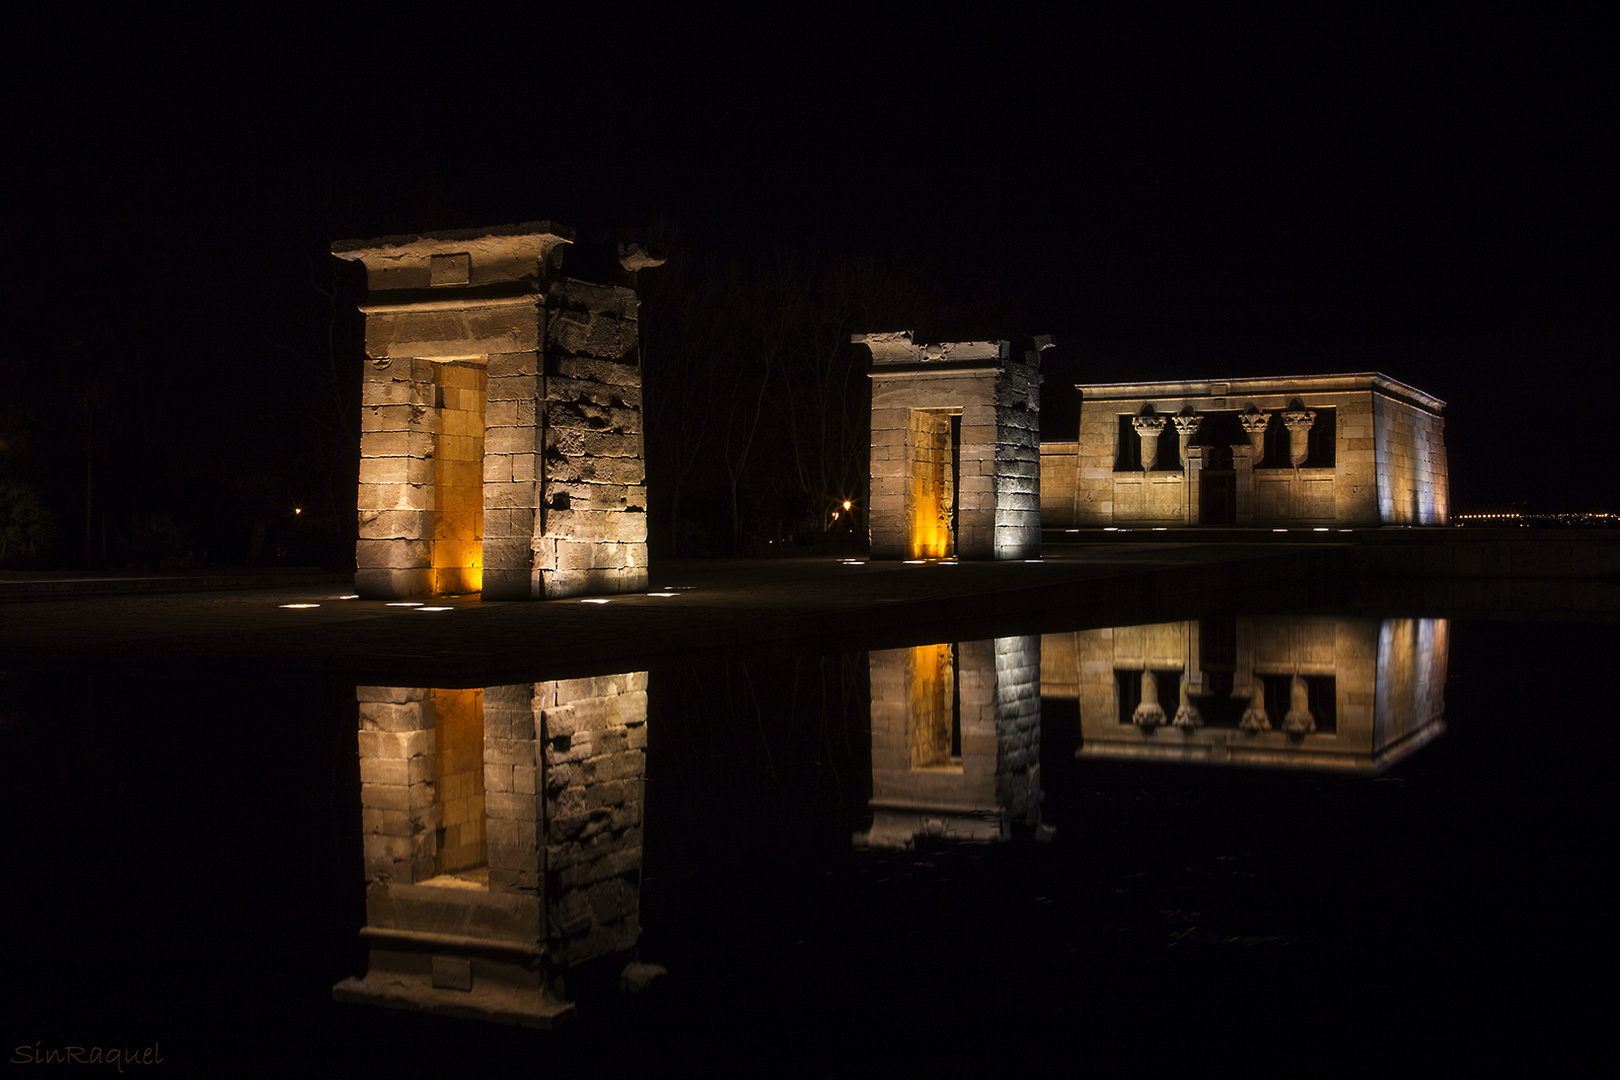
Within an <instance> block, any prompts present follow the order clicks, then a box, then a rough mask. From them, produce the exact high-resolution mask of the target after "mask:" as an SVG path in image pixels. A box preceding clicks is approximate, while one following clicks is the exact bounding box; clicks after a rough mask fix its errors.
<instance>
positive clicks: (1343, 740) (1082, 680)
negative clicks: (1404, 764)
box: [1041, 616, 1448, 771]
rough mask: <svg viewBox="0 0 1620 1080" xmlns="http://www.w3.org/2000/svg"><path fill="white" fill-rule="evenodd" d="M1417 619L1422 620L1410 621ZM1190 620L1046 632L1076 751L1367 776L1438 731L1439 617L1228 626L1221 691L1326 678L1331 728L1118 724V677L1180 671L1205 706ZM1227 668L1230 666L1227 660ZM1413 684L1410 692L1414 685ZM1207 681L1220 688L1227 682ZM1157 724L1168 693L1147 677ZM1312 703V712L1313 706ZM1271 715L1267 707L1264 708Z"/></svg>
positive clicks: (1173, 707) (1171, 705)
mask: <svg viewBox="0 0 1620 1080" xmlns="http://www.w3.org/2000/svg"><path fill="white" fill-rule="evenodd" d="M1420 624H1426V625H1420ZM1201 629H1202V628H1201V624H1200V623H1199V622H1198V621H1196V620H1194V621H1190V622H1180V623H1156V624H1148V625H1142V626H1130V627H1112V628H1101V629H1096V630H1084V631H1079V632H1076V633H1065V634H1049V635H1046V636H1045V637H1044V638H1043V639H1042V643H1041V655H1042V662H1043V665H1044V666H1043V679H1042V684H1041V692H1042V694H1044V695H1047V696H1076V697H1078V699H1079V704H1080V723H1081V738H1082V745H1081V747H1080V751H1079V752H1080V753H1081V754H1084V755H1089V756H1102V757H1113V758H1132V759H1147V758H1154V759H1164V760H1177V761H1198V762H1213V763H1233V764H1250V765H1270V766H1284V767H1304V768H1328V769H1349V770H1353V771H1377V770H1379V769H1381V768H1384V767H1386V766H1387V765H1388V764H1389V763H1390V762H1392V761H1393V760H1396V759H1398V758H1399V757H1400V756H1403V755H1404V754H1405V753H1407V752H1409V751H1410V750H1411V749H1415V748H1416V747H1417V746H1419V745H1422V743H1423V742H1426V741H1427V740H1428V739H1430V738H1433V737H1434V736H1436V735H1438V734H1439V733H1440V732H1441V731H1443V730H1444V724H1443V723H1441V722H1440V716H1441V714H1442V713H1443V711H1444V704H1443V701H1442V700H1441V697H1440V688H1441V687H1442V686H1443V682H1444V676H1445V670H1446V656H1447V650H1448V641H1447V637H1446V627H1445V621H1444V620H1412V619H1395V620H1383V621H1379V620H1373V619H1355V618H1334V617H1320V616H1307V617H1300V616H1278V617H1264V618H1262V617H1253V618H1249V617H1239V618H1237V619H1235V620H1233V627H1232V631H1233V632H1234V637H1233V639H1232V650H1233V651H1232V654H1231V655H1233V656H1234V657H1235V666H1234V667H1229V668H1226V669H1225V670H1229V671H1231V678H1230V683H1229V685H1230V691H1229V693H1230V694H1231V697H1232V699H1233V700H1234V701H1239V700H1242V699H1246V698H1248V697H1249V696H1250V694H1251V692H1252V691H1254V690H1255V689H1256V688H1257V686H1258V680H1260V679H1262V678H1267V677H1269V678H1270V679H1272V680H1273V681H1277V680H1287V679H1291V678H1292V677H1293V676H1312V677H1318V678H1320V679H1322V680H1325V679H1327V678H1331V679H1332V680H1333V682H1332V689H1333V698H1332V708H1333V710H1334V723H1333V725H1332V727H1331V729H1329V728H1327V727H1326V726H1324V727H1322V728H1320V729H1318V730H1316V731H1313V732H1310V733H1307V734H1303V735H1297V734H1296V735H1290V734H1288V733H1287V732H1285V731H1284V730H1283V725H1282V720H1283V719H1284V717H1283V716H1281V715H1272V716H1270V717H1269V722H1270V726H1269V728H1267V729H1265V730H1259V731H1243V730H1240V729H1237V728H1235V727H1221V726H1210V725H1207V724H1205V725H1201V726H1197V727H1192V728H1176V727H1174V726H1172V725H1170V724H1169V723H1168V722H1165V723H1161V724H1160V725H1159V726H1157V727H1142V726H1138V725H1137V724H1135V723H1131V722H1129V718H1122V715H1121V706H1120V698H1119V679H1120V677H1121V673H1125V674H1126V677H1132V676H1135V675H1136V674H1137V673H1140V672H1142V671H1144V670H1151V671H1155V672H1179V673H1182V674H1183V675H1184V676H1185V678H1186V682H1187V685H1188V687H1189V689H1190V691H1191V692H1192V694H1193V695H1194V697H1193V703H1194V704H1195V705H1197V703H1198V702H1199V700H1200V699H1202V700H1203V701H1204V702H1205V703H1206V705H1205V708H1206V709H1208V708H1209V705H1208V702H1209V701H1210V698H1209V697H1208V695H1209V694H1211V693H1213V692H1214V690H1213V688H1214V686H1215V685H1216V683H1215V681H1214V680H1212V679H1211V678H1210V675H1209V672H1208V671H1207V670H1206V669H1205V666H1204V665H1205V659H1204V658H1203V657H1202V656H1201V654H1200V648H1201V645H1200V642H1201ZM1227 662H1228V663H1230V661H1227ZM1420 683H1421V688H1419V685H1418V684H1420ZM1219 685H1221V686H1222V688H1223V689H1224V688H1225V687H1226V686H1227V685H1228V684H1227V683H1226V682H1222V683H1220V684H1219ZM1159 702H1160V705H1161V706H1162V708H1163V709H1164V713H1165V717H1166V720H1167V721H1168V719H1169V718H1171V717H1173V716H1174V714H1175V713H1176V711H1177V708H1178V695H1177V693H1176V691H1175V690H1174V689H1173V688H1172V687H1171V686H1167V685H1165V680H1164V678H1163V677H1162V676H1161V677H1160V679H1159ZM1313 707H1314V706H1313ZM1274 711H1275V710H1274Z"/></svg>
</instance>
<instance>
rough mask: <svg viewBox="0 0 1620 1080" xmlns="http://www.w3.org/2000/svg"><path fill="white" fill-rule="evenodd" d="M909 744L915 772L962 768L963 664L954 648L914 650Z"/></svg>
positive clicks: (930, 646)
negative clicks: (961, 667) (918, 770)
mask: <svg viewBox="0 0 1620 1080" xmlns="http://www.w3.org/2000/svg"><path fill="white" fill-rule="evenodd" d="M907 659H908V660H909V664H908V667H909V668H910V671H909V672H908V674H909V676H910V677H909V678H908V679H907V680H906V682H907V687H908V690H909V692H910V693H909V696H910V702H909V705H910V710H909V711H910V724H909V730H908V732H907V743H908V744H909V747H910V759H911V767H912V768H913V769H960V768H961V767H962V707H961V692H960V691H961V680H960V675H959V670H960V663H959V657H958V656H957V647H956V646H955V645H954V644H942V645H919V646H917V647H916V648H914V649H912V650H911V653H910V656H909V657H908V658H907Z"/></svg>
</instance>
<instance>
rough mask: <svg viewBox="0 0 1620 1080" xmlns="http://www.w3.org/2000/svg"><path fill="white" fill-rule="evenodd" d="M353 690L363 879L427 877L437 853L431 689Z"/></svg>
mask: <svg viewBox="0 0 1620 1080" xmlns="http://www.w3.org/2000/svg"><path fill="white" fill-rule="evenodd" d="M356 695H357V697H358V698H359V703H360V732H359V750H360V821H361V832H362V836H363V839H362V844H363V845H364V852H365V867H366V878H367V879H368V880H370V881H381V882H390V881H397V882H401V883H403V884H407V885H408V884H411V883H412V882H415V881H425V880H427V879H428V878H430V877H432V876H433V871H434V863H435V861H436V858H437V855H438V843H437V835H436V833H437V828H438V816H437V808H436V807H435V805H434V803H435V799H434V789H435V785H434V765H435V754H434V749H435V724H434V710H433V695H432V691H431V690H428V689H426V688H424V687H407V686H362V687H360V688H359V689H358V690H357V691H356Z"/></svg>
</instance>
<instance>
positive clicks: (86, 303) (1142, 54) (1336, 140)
mask: <svg viewBox="0 0 1620 1080" xmlns="http://www.w3.org/2000/svg"><path fill="white" fill-rule="evenodd" d="M1317 7H1319V5H1311V6H1307V8H1302V9H1299V10H1297V11H1296V12H1295V13H1294V14H1292V15H1289V16H1286V17H1282V18H1278V17H1276V16H1274V15H1271V14H1267V15H1266V16H1261V15H1259V14H1247V15H1234V14H1233V13H1231V12H1221V11H1208V12H1204V13H1201V14H1195V15H1191V16H1186V15H1182V16H1177V17H1174V18H1172V17H1164V18H1157V17H1153V16H1150V15H1144V14H1141V13H1140V12H1139V11H1138V8H1137V6H1136V5H1129V6H1128V8H1129V12H1130V13H1129V14H1116V15H1101V16H1081V17H1075V16H1073V15H1072V14H1071V15H1066V17H1065V18H1064V19H1063V20H1061V21H1060V20H1059V19H1058V18H1057V17H1056V16H1055V15H1054V16H1053V17H1050V18H1048V17H1044V16H1041V15H1027V14H1026V15H1020V16H1013V17H1009V16H1006V15H1004V14H1001V13H996V14H993V15H992V14H991V13H990V12H989V11H988V9H984V10H981V11H979V12H978V13H975V14H964V13H962V12H960V11H954V12H952V13H950V14H946V13H945V9H918V10H916V11H915V12H914V13H913V14H912V15H911V16H910V17H898V16H891V15H882V16H880V15H877V14H871V15H866V16H854V17H849V16H834V15H831V14H829V13H828V12H827V11H826V10H823V9H822V8H821V7H819V6H818V7H817V8H815V9H813V10H812V11H810V12H807V13H803V14H798V15H784V14H783V12H782V10H781V9H779V8H778V7H776V6H758V7H754V8H748V9H743V10H742V11H740V12H735V11H734V12H731V13H729V14H718V13H705V12H702V11H700V10H697V9H685V8H681V9H676V8H673V7H671V8H666V9H665V11H664V13H663V14H660V15H658V16H654V17H644V16H641V15H637V14H633V13H632V12H630V11H629V10H628V9H618V10H615V11H614V13H612V14H602V13H605V12H608V11H609V10H610V9H608V8H593V9H591V10H592V11H593V12H598V14H592V15H569V16H563V17H553V16H552V15H551V14H550V11H551V10H552V6H550V5H542V6H539V7H536V8H533V9H531V11H532V13H530V14H525V15H521V16H518V15H511V16H500V17H479V18H477V19H476V20H469V19H467V18H465V17H464V16H463V14H462V12H461V11H460V10H458V9H451V8H441V9H438V12H437V16H436V17H435V18H432V19H429V18H421V19H416V18H414V17H410V16H404V15H401V14H399V12H398V11H396V10H394V9H388V8H380V7H370V8H368V9H367V10H368V12H370V13H371V16H372V18H373V19H374V20H375V22H367V21H366V20H365V19H362V18H360V17H359V16H352V17H351V16H338V15H333V14H331V13H329V12H327V13H319V14H308V13H296V12H293V11H292V10H291V9H287V10H286V11H283V10H282V9H281V7H280V6H275V10H269V9H268V8H265V9H257V10H255V11H254V12H253V13H251V14H244V13H243V12H242V11H241V10H240V9H236V8H218V9H215V10H211V11H208V12H204V13H197V14H191V15H186V16H184V17H180V16H173V15H155V14H153V13H152V11H151V9H147V8H141V9H129V10H127V11H126V12H125V13H123V14H121V15H116V16H112V17H110V18H102V17H98V18H96V19H94V20H92V19H90V18H89V17H88V16H85V17H82V18H78V19H76V20H74V21H70V20H69V17H67V16H51V17H50V18H51V19H53V20H54V21H53V22H51V23H47V24H45V25H44V26H43V27H42V28H41V29H39V30H36V31H33V32H30V33H26V34H25V33H22V32H20V31H18V32H14V33H13V34H11V35H8V38H9V40H8V41H7V43H6V44H5V45H4V46H0V49H3V50H4V57H3V59H4V71H5V75H4V78H5V79H6V80H7V81H8V82H9V83H10V84H11V85H10V88H9V92H8V94H7V98H6V100H7V106H6V114H5V117H4V121H3V124H4V127H3V133H4V136H3V137H4V142H3V146H4V152H3V153H0V193H3V195H4V198H3V200H0V223H3V225H4V229H5V236H6V243H7V247H8V250H7V253H6V256H5V258H4V259H3V260H0V263H3V270H0V289H3V293H0V308H3V311H4V314H5V317H6V320H7V321H6V324H5V325H6V327H7V328H8V329H7V331H6V332H7V333H8V334H11V335H12V336H13V338H14V340H13V342H11V343H10V344H9V346H8V347H9V348H11V349H13V350H14V351H15V350H17V349H20V348H22V349H25V348H26V345H19V344H18V343H17V342H18V341H19V340H23V339H30V335H33V336H34V337H38V336H39V334H40V332H41V328H46V329H50V328H53V327H54V328H55V329H56V330H60V329H61V324H62V323H64V322H67V323H72V322H74V321H75V320H82V319H86V318H92V319H93V320H94V321H96V322H97V323H98V324H99V325H101V326H102V327H103V328H104V329H105V332H106V333H108V334H110V335H111V336H112V338H113V339H115V340H116V342H117V347H118V348H119V349H122V350H127V351H128V352H129V353H130V354H131V355H139V356H140V357H142V361H141V362H142V363H143V364H145V365H146V368H144V369H143V370H150V371H151V372H152V374H151V375H150V378H152V379H154V380H157V381H158V382H160V383H161V385H162V393H164V394H165V395H168V396H169V398H170V399H171V400H172V401H177V402H183V403H186V407H187V409H190V410H192V411H193V412H194V414H196V415H200V414H202V413H206V412H207V411H208V410H209V408H210V407H211V404H212V403H214V402H217V401H218V400H220V393H221V391H220V390H219V386H220V385H223V384H228V385H229V386H232V387H235V388H236V389H235V390H233V391H231V393H234V394H236V395H237V396H236V397H235V398H231V400H241V401H247V402H251V403H254V404H253V405H252V408H254V409H256V410H258V414H257V415H256V418H255V420H254V422H252V423H241V422H230V423H216V424H213V425H210V424H209V423H207V422H204V421H202V420H199V421H198V429H199V434H198V435H197V438H198V440H199V443H198V452H199V453H209V454H214V453H215V452H216V451H217V460H218V462H219V467H220V468H224V469H229V468H238V467H242V465H241V463H242V462H249V461H250V460H251V458H252V455H253V453H254V452H255V450H254V449H253V446H254V445H259V444H262V443H264V440H260V441H259V444H256V443H254V442H253V439H251V438H249V437H248V436H247V435H244V432H253V431H257V430H260V428H256V427H255V424H260V425H262V427H263V430H265V431H268V430H269V429H270V426H272V422H273V418H274V416H275V415H276V414H277V412H278V410H286V409H290V408H299V407H301V406H300V405H299V404H298V402H299V400H300V395H299V394H298V393H296V392H287V390H286V384H287V383H288V382H296V381H297V380H299V379H300V378H305V377H307V376H306V375H304V374H301V372H300V369H299V368H298V367H297V366H296V365H287V364H281V363H280V361H278V360H277V359H276V357H277V356H278V355H280V356H285V355H290V354H292V353H295V352H297V351H298V350H299V349H302V348H304V345H302V344H300V343H301V342H303V341H306V340H307V339H308V338H309V337H310V336H311V335H312V334H318V333H319V332H320V331H319V330H318V328H317V329H311V327H312V326H313V325H314V324H315V323H317V322H319V318H320V316H319V304H318V303H316V304H314V305H307V304H306V302H307V301H308V300H309V299H310V297H311V296H312V295H313V294H312V293H311V292H310V291H309V290H308V289H307V288H306V286H307V285H308V283H309V282H310V281H316V282H319V281H321V280H325V279H323V275H327V278H326V279H329V275H330V272H331V271H330V268H329V267H328V266H327V265H326V263H325V261H324V260H325V259H327V258H329V257H328V256H325V255H324V251H325V248H326V245H327V244H328V243H329V242H330V241H331V240H334V239H339V238H344V237H356V236H374V235H381V234H387V233H397V232H414V231H425V230H432V229H443V228H454V227H463V226H472V225H483V224H496V223H502V222H509V221H525V220H534V219H551V220H555V221H558V222H561V223H564V224H567V225H571V226H573V227H574V228H576V229H577V230H579V232H580V234H581V236H582V238H603V239H619V238H624V236H625V233H626V231H627V230H628V231H634V229H635V228H636V227H638V226H639V225H642V224H644V223H646V222H648V221H651V220H654V219H662V220H666V221H669V220H672V221H675V222H678V223H679V225H680V228H681V230H682V231H683V233H684V235H685V236H686V238H687V241H688V243H689V244H691V245H694V246H703V247H712V249H714V250H716V251H722V252H723V251H745V250H749V249H754V248H759V247H762V246H768V245H772V244H794V245H816V246H819V247H821V248H823V249H827V250H831V251H834V252H849V253H857V252H861V251H866V250H871V249H877V248H882V249H885V250H890V251H896V250H898V251H904V252H908V253H914V254H915V257H916V258H918V259H930V260H942V261H944V262H949V263H951V264H952V265H954V266H955V267H956V268H957V269H956V270H955V271H954V272H955V273H957V274H958V275H964V276H966V277H967V278H969V279H971V281H972V282H973V283H974V287H975V288H978V289H982V290H983V292H984V294H985V295H987V296H989V295H993V296H994V297H995V303H994V304H990V305H988V306H990V307H994V308H995V309H996V310H998V311H1005V310H1009V309H1012V310H1017V311H1019V312H1021V313H1022V314H1023V316H1024V317H1025V318H1026V319H1027V323H1028V325H1027V326H1025V327H1023V329H1025V330H1027V331H1030V332H1048V333H1054V334H1056V335H1057V336H1058V341H1059V347H1058V349H1057V350H1055V351H1054V352H1051V353H1048V354H1047V381H1046V415H1045V417H1044V420H1045V424H1044V428H1045V434H1046V436H1047V437H1048V438H1053V437H1058V438H1062V437H1068V438H1072V437H1073V424H1074V418H1075V417H1076V416H1077V395H1076V394H1075V392H1074V391H1073V390H1072V389H1069V388H1070V387H1071V386H1072V384H1073V383H1075V382H1087V381H1112V380H1132V379H1149V378H1163V377H1189V378H1198V377H1220V376H1238V375H1267V374H1296V373H1299V374H1303V373H1312V372H1328V371H1363V370H1379V371H1383V372H1385V373H1387V374H1389V375H1391V376H1393V377H1395V378H1397V379H1401V380H1403V381H1406V382H1409V383H1412V384H1413V385H1416V386H1418V387H1419V388H1421V389H1423V390H1426V391H1429V392H1431V393H1433V394H1435V395H1437V396H1439V397H1441V398H1443V399H1445V400H1446V401H1447V402H1448V403H1449V407H1448V410H1447V421H1448V423H1447V440H1448V444H1449V448H1450V452H1451V463H1452V475H1453V481H1452V483H1453V505H1454V509H1456V510H1460V511H1464V512H1466V511H1469V510H1480V509H1494V508H1499V507H1505V506H1506V505H1508V504H1509V503H1521V504H1529V505H1530V507H1531V508H1534V509H1542V510H1561V509H1608V510H1620V499H1616V497H1615V495H1616V491H1617V483H1616V481H1617V480H1620V470H1617V467H1616V464H1615V459H1616V454H1615V451H1614V450H1613V447H1612V444H1613V438H1612V436H1611V434H1610V432H1609V427H1610V416H1609V414H1610V412H1611V411H1612V409H1613V407H1614V403H1615V400H1616V392H1617V390H1620V379H1617V377H1616V373H1615V371H1616V365H1617V361H1620V314H1617V313H1620V306H1617V301H1620V274H1617V260H1616V255H1615V251H1616V245H1615V239H1616V235H1617V234H1616V229H1615V225H1616V210H1615V205H1616V204H1615V199H1616V191H1617V190H1620V186H1617V184H1616V181H1617V180H1620V149H1617V147H1620V143H1617V140H1616V137H1615V121H1616V115H1617V114H1616V105H1617V94H1616V87H1617V81H1616V76H1615V73H1614V70H1615V67H1616V64H1615V60H1614V57H1615V56H1616V55H1617V54H1620V53H1617V49H1616V45H1617V40H1616V33H1615V30H1616V26H1615V24H1614V22H1613V21H1605V22H1597V21H1587V22H1582V21H1577V20H1574V19H1572V18H1569V17H1568V16H1567V15H1562V16H1558V17H1554V16H1552V15H1548V14H1545V13H1543V12H1542V11H1541V10H1540V9H1536V8H1530V7H1520V8H1506V7H1503V8H1492V7H1489V6H1475V7H1472V8H1465V9H1456V10H1448V11H1446V12H1444V13H1436V12H1431V13H1428V14H1413V13H1410V12H1406V11H1400V12H1398V13H1392V14H1387V15H1372V14H1368V13H1367V12H1366V11H1363V10H1361V8H1360V6H1347V7H1343V8H1340V9H1337V11H1336V13H1331V14H1323V13H1321V12H1320V11H1318V10H1316V8H1317ZM87 313H88V314H87ZM312 313H313V314H312ZM970 315H971V312H965V313H964V315H963V325H969V324H971V323H972V319H971V318H970ZM19 328H20V329H19ZM872 329H888V328H887V327H873V328H872ZM1008 329H1011V328H1006V327H1001V326H987V327H986V328H985V330H986V333H985V335H984V336H990V335H991V334H995V335H998V336H999V335H1000V334H1002V333H1005V332H1006V331H1007V330H1008ZM19 335H20V337H19ZM42 362H43V361H42ZM278 364H279V365H280V366H278ZM355 366H356V368H358V365H357V364H356V365H355ZM357 377H358V375H357V373H356V378H357ZM255 380H258V384H259V385H260V389H259V390H254V389H253V386H254V385H255ZM227 396H228V395H227ZM254 438H257V437H256V436H255V437H254ZM264 438H265V439H269V436H265V437H264ZM232 440H236V441H237V442H243V441H244V440H246V443H245V444H244V445H243V446H237V445H236V444H235V443H233V442H232ZM271 441H273V440H271ZM226 444H230V445H229V446H227V445H226ZM227 451H228V452H227ZM265 452H269V451H268V450H266V451H265Z"/></svg>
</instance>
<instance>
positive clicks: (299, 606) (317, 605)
mask: <svg viewBox="0 0 1620 1080" xmlns="http://www.w3.org/2000/svg"><path fill="white" fill-rule="evenodd" d="M281 606H282V607H290V608H307V607H320V606H321V605H319V604H282V605H281Z"/></svg>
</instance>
